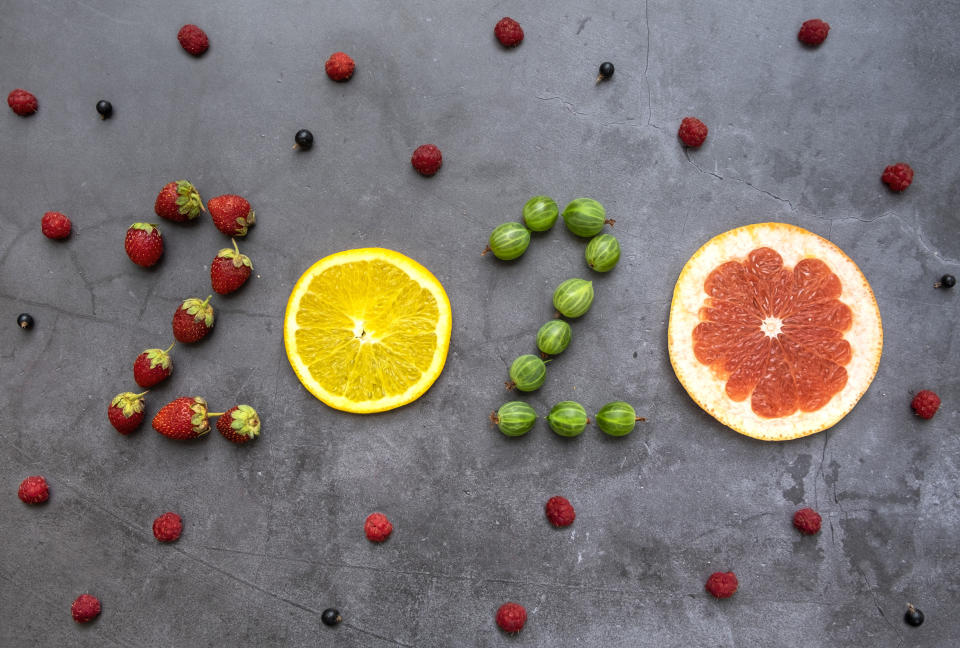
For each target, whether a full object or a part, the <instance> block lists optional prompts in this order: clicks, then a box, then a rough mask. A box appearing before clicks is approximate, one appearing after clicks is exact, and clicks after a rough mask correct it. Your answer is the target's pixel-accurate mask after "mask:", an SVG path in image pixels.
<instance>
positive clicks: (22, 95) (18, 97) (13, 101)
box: [7, 88, 37, 117]
mask: <svg viewBox="0 0 960 648" xmlns="http://www.w3.org/2000/svg"><path fill="white" fill-rule="evenodd" d="M7 105H8V106H10V110H12V111H13V112H15V113H17V114H18V115H20V116H21V117H26V116H28V115H32V114H33V113H35V112H37V98H36V97H35V96H33V93H30V92H27V91H26V90H23V89H22V88H17V89H16V90H14V91H13V92H11V93H10V94H8V95H7Z"/></svg>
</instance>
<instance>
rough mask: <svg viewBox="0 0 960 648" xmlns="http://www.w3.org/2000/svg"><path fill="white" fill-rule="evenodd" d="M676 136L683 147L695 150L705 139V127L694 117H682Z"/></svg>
mask: <svg viewBox="0 0 960 648" xmlns="http://www.w3.org/2000/svg"><path fill="white" fill-rule="evenodd" d="M677 135H678V136H679V137H680V141H681V142H683V145H684V146H689V147H690V148H697V147H698V146H700V145H701V144H703V141H704V140H705V139H707V125H706V124H704V123H703V122H702V121H700V120H699V119H697V118H696V117H684V118H683V121H681V122H680V130H679V131H678V132H677Z"/></svg>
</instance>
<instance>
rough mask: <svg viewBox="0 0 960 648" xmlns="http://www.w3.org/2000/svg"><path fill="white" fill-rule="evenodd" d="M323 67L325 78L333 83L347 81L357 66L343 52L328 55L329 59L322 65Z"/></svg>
mask: <svg viewBox="0 0 960 648" xmlns="http://www.w3.org/2000/svg"><path fill="white" fill-rule="evenodd" d="M323 67H324V69H325V70H326V71H327V76H328V77H330V78H331V79H333V80H334V81H347V80H348V79H349V78H350V77H352V76H353V72H354V70H356V69H357V64H356V63H354V62H353V59H352V58H350V57H349V56H347V55H346V54H344V53H343V52H334V53H333V54H331V55H330V58H328V59H327V62H326V63H324V65H323Z"/></svg>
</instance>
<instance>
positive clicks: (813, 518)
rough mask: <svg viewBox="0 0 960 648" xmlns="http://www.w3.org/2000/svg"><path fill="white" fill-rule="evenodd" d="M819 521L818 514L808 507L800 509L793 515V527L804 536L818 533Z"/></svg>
mask: <svg viewBox="0 0 960 648" xmlns="http://www.w3.org/2000/svg"><path fill="white" fill-rule="evenodd" d="M821 521H822V519H821V517H820V514H819V513H817V512H816V511H814V510H813V509H812V508H809V507H808V508H802V509H800V510H799V511H797V512H796V513H794V514H793V526H795V527H797V531H799V532H800V533H803V534H805V535H813V534H814V533H820V522H821Z"/></svg>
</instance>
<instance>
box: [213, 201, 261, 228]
mask: <svg viewBox="0 0 960 648" xmlns="http://www.w3.org/2000/svg"><path fill="white" fill-rule="evenodd" d="M207 209H208V210H209V212H210V216H211V217H213V224H214V225H216V226H217V229H218V230H220V231H221V232H223V233H224V234H226V235H227V236H246V235H247V227H249V226H250V225H253V224H254V223H255V222H256V216H255V214H254V213H253V210H252V209H250V203H248V202H247V200H246V199H245V198H242V197H241V196H237V195H235V194H224V195H223V196H216V197H214V198H211V199H210V200H208V201H207Z"/></svg>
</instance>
